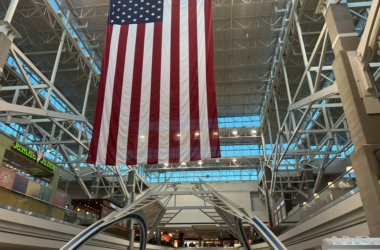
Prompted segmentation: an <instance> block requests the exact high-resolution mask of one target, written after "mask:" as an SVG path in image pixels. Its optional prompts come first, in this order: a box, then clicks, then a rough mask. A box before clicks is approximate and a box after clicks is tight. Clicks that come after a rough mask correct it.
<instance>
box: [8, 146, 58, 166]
mask: <svg viewBox="0 0 380 250" xmlns="http://www.w3.org/2000/svg"><path fill="white" fill-rule="evenodd" d="M13 148H14V149H16V150H17V151H19V152H20V153H22V154H24V155H25V156H27V157H29V158H30V159H33V160H35V161H36V162H37V163H40V164H42V165H44V166H45V167H47V168H50V169H51V170H53V171H55V166H53V165H52V164H51V163H50V161H46V160H45V158H44V157H43V155H42V152H41V151H38V152H37V154H35V153H34V152H33V151H31V150H30V149H29V150H28V149H26V148H23V147H21V146H20V145H18V142H17V141H16V143H15V145H13Z"/></svg>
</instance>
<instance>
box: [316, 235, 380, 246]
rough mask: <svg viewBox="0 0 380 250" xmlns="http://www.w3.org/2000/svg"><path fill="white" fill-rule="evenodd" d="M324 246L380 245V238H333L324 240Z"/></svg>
mask: <svg viewBox="0 0 380 250" xmlns="http://www.w3.org/2000/svg"><path fill="white" fill-rule="evenodd" d="M323 244H324V245H367V246H368V245H370V246H371V245H380V238H370V237H369V236H356V237H355V238H350V237H348V236H343V238H338V237H335V236H333V237H332V238H327V239H323Z"/></svg>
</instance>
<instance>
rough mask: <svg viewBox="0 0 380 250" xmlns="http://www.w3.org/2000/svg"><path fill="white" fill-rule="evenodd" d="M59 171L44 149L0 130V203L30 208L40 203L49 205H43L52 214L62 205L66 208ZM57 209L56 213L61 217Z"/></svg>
mask: <svg viewBox="0 0 380 250" xmlns="http://www.w3.org/2000/svg"><path fill="white" fill-rule="evenodd" d="M59 174H60V169H59V168H58V167H56V166H55V165H54V164H52V163H51V162H50V160H49V159H45V158H44V156H43V153H42V152H40V151H37V152H36V151H34V150H31V149H29V148H28V147H27V146H25V145H22V144H20V143H18V142H15V141H13V140H12V139H10V138H9V137H7V136H5V135H3V134H0V188H1V192H2V194H0V203H1V204H5V205H10V206H13V207H16V208H20V209H24V210H27V211H31V209H32V210H33V209H35V207H36V206H37V205H36V204H37V203H38V206H39V207H41V208H45V207H46V211H45V209H42V210H43V211H44V212H43V213H44V214H45V215H47V216H52V215H53V214H54V212H53V210H54V211H55V210H57V211H60V210H61V209H59V207H61V208H64V207H65V205H66V201H67V196H66V195H65V194H63V193H61V192H58V191H57V186H58V181H59ZM49 203H50V204H52V205H50V204H49ZM31 204H34V205H33V206H32V205H31ZM49 207H50V208H51V209H48V208H49ZM53 207H56V209H53ZM40 210H41V209H40ZM40 210H39V211H40ZM49 211H50V212H49ZM31 212H37V213H40V212H38V211H31ZM52 213H53V214H52ZM57 213H58V212H56V213H55V214H56V216H54V217H59V218H60V217H61V215H57ZM58 214H61V213H58Z"/></svg>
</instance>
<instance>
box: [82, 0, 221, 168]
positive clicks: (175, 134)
mask: <svg viewBox="0 0 380 250" xmlns="http://www.w3.org/2000/svg"><path fill="white" fill-rule="evenodd" d="M211 4H212V0H111V1H110V8H109V16H108V25H107V33H106V39H105V46H104V53H103V65H102V74H101V78H100V83H99V90H98V99H97V104H96V111H95V120H94V128H93V136H92V140H91V146H90V150H89V153H88V158H87V163H91V164H102V165H137V164H142V165H144V164H157V163H160V164H164V163H179V162H186V161H195V160H201V159H208V158H220V143H219V129H218V120H217V108H216V97H215V79H214V52H213V36H212V8H211Z"/></svg>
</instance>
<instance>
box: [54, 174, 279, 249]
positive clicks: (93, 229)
mask: <svg viewBox="0 0 380 250" xmlns="http://www.w3.org/2000/svg"><path fill="white" fill-rule="evenodd" d="M176 195H192V196H196V197H197V198H199V199H201V200H203V201H204V202H205V206H204V207H198V209H200V210H201V211H203V209H205V210H206V209H207V210H209V209H210V207H211V208H213V209H214V210H215V212H214V213H213V212H211V213H209V212H204V211H203V212H204V213H205V214H206V215H207V216H209V217H210V218H211V219H212V220H214V221H215V222H216V223H218V224H219V225H220V226H221V227H223V228H226V229H227V230H228V231H229V232H230V233H231V234H232V235H234V236H235V237H237V238H238V239H239V240H240V242H242V244H243V247H244V248H245V249H246V250H250V244H249V243H248V239H247V236H246V234H245V232H244V228H243V223H248V224H249V225H251V226H253V227H254V229H255V230H256V231H257V232H258V233H259V234H260V235H261V236H262V237H263V238H264V239H265V241H266V242H267V243H268V244H269V245H270V246H271V248H272V249H275V250H283V249H286V248H285V246H284V245H283V244H282V243H281V241H280V240H279V239H278V238H277V237H276V236H275V235H274V234H273V233H272V232H271V231H270V230H269V229H268V228H267V227H266V226H265V225H264V223H263V222H261V221H260V220H259V219H258V218H255V217H254V218H251V217H250V216H249V215H248V214H247V213H246V212H245V211H244V209H242V208H241V207H240V206H239V205H237V204H234V203H233V202H232V201H230V200H228V199H227V198H225V197H224V196H222V195H220V194H219V193H218V192H217V191H215V190H214V189H212V188H211V187H210V186H209V185H208V184H206V183H205V182H203V181H202V180H201V179H199V182H194V183H182V184H181V183H180V184H175V183H170V184H169V183H168V180H166V182H164V183H162V184H160V185H158V186H157V187H155V188H154V189H152V190H149V191H148V192H147V193H146V194H144V195H143V196H142V197H140V198H139V199H138V200H136V201H135V202H133V203H131V204H130V205H128V206H127V207H125V208H122V209H120V210H116V211H115V212H113V213H111V214H110V215H108V216H107V217H105V218H103V219H101V220H99V221H97V222H96V223H94V224H93V225H91V226H89V227H88V228H86V229H85V230H83V231H82V232H81V233H79V234H78V235H77V236H75V237H74V238H73V239H72V240H70V241H69V242H68V243H67V244H66V245H65V246H63V247H62V248H61V250H74V249H79V248H80V247H82V246H83V245H84V244H86V242H87V241H88V240H90V239H91V238H93V237H95V236H96V235H97V234H99V233H100V232H101V231H103V230H105V229H106V228H108V227H110V226H112V225H114V224H115V223H118V222H120V221H123V220H134V221H136V222H137V223H138V224H139V226H140V238H141V240H140V243H141V244H140V246H139V249H140V250H145V249H146V242H147V238H148V227H150V228H151V229H150V233H151V234H152V233H153V232H155V231H156V229H157V228H159V227H161V228H162V227H163V226H164V225H165V224H166V222H165V221H162V217H163V216H164V214H165V213H166V204H168V202H169V201H170V199H171V198H172V197H174V196H176ZM206 203H207V204H208V205H211V206H208V207H207V206H206ZM181 209H186V207H182V208H181Z"/></svg>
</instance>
